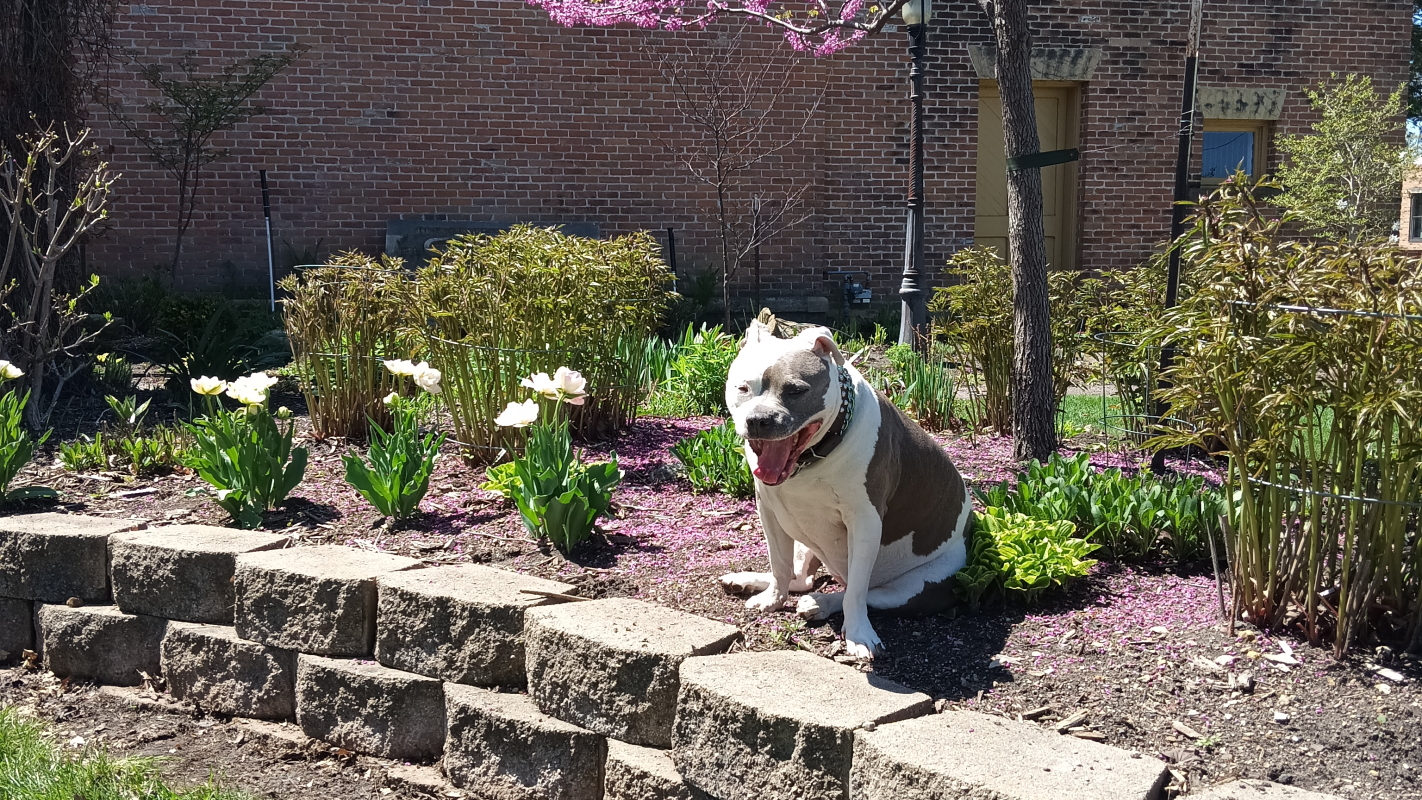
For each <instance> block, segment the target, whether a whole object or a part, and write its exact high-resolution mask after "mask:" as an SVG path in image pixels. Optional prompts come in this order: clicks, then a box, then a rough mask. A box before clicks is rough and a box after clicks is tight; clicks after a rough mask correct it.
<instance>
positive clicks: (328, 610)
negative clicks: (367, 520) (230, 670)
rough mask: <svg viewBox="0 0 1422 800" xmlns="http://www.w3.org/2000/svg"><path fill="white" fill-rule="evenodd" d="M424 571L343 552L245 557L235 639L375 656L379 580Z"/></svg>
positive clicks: (410, 562) (412, 563)
mask: <svg viewBox="0 0 1422 800" xmlns="http://www.w3.org/2000/svg"><path fill="white" fill-rule="evenodd" d="M419 566H420V562H419V561H416V560H415V559H413V558H402V557H400V556H392V555H386V554H384V553H371V552H368V551H365V550H354V549H351V548H349V547H341V546H339V545H322V546H319V547H294V548H290V549H287V550H279V551H266V552H260V553H243V554H242V555H239V556H237V570H236V573H235V590H236V600H237V603H236V614H235V619H234V622H235V625H236V628H237V635H238V636H241V637H242V638H243V639H251V640H253V641H256V642H261V643H262V644H269V645H271V646H273V647H280V648H283V649H286V650H296V651H299V652H302V653H313V654H316V655H329V656H363V655H369V654H370V652H371V649H372V648H373V647H374V645H375V598H376V594H375V579H376V578H377V577H379V576H381V575H385V574H389V573H392V572H400V571H402V570H407V569H416V568H418V567H419Z"/></svg>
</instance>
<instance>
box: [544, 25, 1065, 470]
mask: <svg viewBox="0 0 1422 800" xmlns="http://www.w3.org/2000/svg"><path fill="white" fill-rule="evenodd" d="M909 1H910V0H888V1H887V2H884V3H882V4H880V3H875V2H866V0H794V1H793V2H792V1H790V0H706V3H705V5H704V6H697V5H694V4H689V3H686V2H685V1H684V0H529V2H531V3H532V4H533V5H535V6H538V7H539V8H542V9H544V10H545V11H547V12H548V15H549V16H550V17H551V18H552V19H553V21H554V22H558V23H561V24H563V25H570V26H571V25H592V26H603V27H605V26H611V25H636V26H638V27H642V28H662V29H665V30H671V31H675V30H681V29H682V28H687V27H692V28H701V27H705V26H706V25H708V24H710V23H711V22H713V21H715V20H716V19H717V18H718V17H721V16H724V15H729V16H737V17H742V18H745V17H749V18H752V19H756V20H760V21H762V22H764V23H765V24H766V25H768V26H770V27H772V28H776V29H779V30H780V31H782V32H783V33H784V34H785V39H786V40H787V41H788V42H789V43H790V46H791V47H793V48H795V49H796V50H807V51H811V52H813V53H814V54H815V55H817V56H824V55H829V54H831V53H835V52H838V51H840V50H843V49H845V48H846V47H849V46H850V45H852V44H854V43H855V42H857V41H859V40H860V39H862V38H864V37H865V36H866V35H869V34H874V33H878V32H879V31H881V30H882V29H883V27H884V25H885V24H887V23H888V22H889V20H891V19H893V18H894V17H895V15H897V14H898V13H899V10H900V9H902V8H903V6H904V5H906V4H907V3H908V2H909ZM977 2H978V5H979V6H980V7H981V8H982V10H983V13H984V14H986V16H987V19H988V22H989V23H990V25H991V27H992V32H993V39H994V41H995V42H996V44H997V63H996V67H997V83H998V89H999V92H1000V95H1001V97H1002V127H1003V139H1004V141H1005V144H1006V151H1007V153H1006V154H1007V157H1008V159H1015V158H1017V157H1020V156H1025V155H1030V154H1033V153H1036V152H1038V150H1039V149H1040V144H1041V143H1040V141H1039V140H1038V138H1037V114H1036V110H1035V106H1034V103H1033V100H1032V70H1031V54H1032V34H1031V28H1030V21H1031V20H1030V15H1029V13H1028V2H1027V0H977ZM1009 163H1011V161H1009ZM1007 224H1008V232H1007V242H1008V250H1009V257H1010V260H1011V262H1012V282H1013V287H1014V290H1015V291H1014V298H1015V299H1014V306H1013V331H1014V339H1015V343H1016V347H1015V348H1014V351H1015V353H1014V358H1015V362H1014V364H1013V370H1012V430H1013V435H1014V446H1013V449H1014V455H1015V456H1016V457H1017V458H1019V459H1029V458H1037V459H1044V460H1045V459H1046V457H1047V456H1048V455H1050V454H1051V453H1052V452H1053V451H1054V450H1056V445H1057V442H1056V426H1055V424H1054V420H1053V417H1054V415H1055V411H1056V402H1055V394H1054V388H1053V382H1052V336H1051V327H1050V319H1049V316H1048V311H1047V248H1046V241H1045V238H1044V234H1043V228H1042V173H1041V169H1040V168H1037V167H1028V168H1022V169H1015V170H1012V171H1009V172H1008V173H1007Z"/></svg>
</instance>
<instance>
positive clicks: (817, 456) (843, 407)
mask: <svg viewBox="0 0 1422 800" xmlns="http://www.w3.org/2000/svg"><path fill="white" fill-rule="evenodd" d="M853 420H854V378H852V377H851V376H850V374H849V368H848V367H845V366H840V368H839V415H838V416H837V417H836V418H835V421H834V427H833V428H830V432H829V433H827V434H825V438H823V439H821V440H820V441H819V442H818V443H816V444H815V446H814V447H807V448H805V451H804V452H803V453H801V454H800V457H799V458H798V459H796V461H795V471H796V472H797V473H798V472H800V471H802V470H804V469H807V468H808V467H810V466H813V465H814V464H817V463H819V462H820V461H821V460H823V459H824V458H825V457H827V456H828V455H829V454H830V453H831V452H832V451H833V450H834V449H835V448H836V447H838V446H839V443H840V442H842V441H844V434H845V432H846V431H848V430H849V423H850V422H852V421H853Z"/></svg>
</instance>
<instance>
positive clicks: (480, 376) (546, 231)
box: [411, 225, 672, 462]
mask: <svg viewBox="0 0 1422 800" xmlns="http://www.w3.org/2000/svg"><path fill="white" fill-rule="evenodd" d="M671 277H672V276H671V273H670V272H668V271H667V268H666V265H665V264H664V263H663V262H662V259H661V246H660V244H658V242H657V240H656V239H654V238H652V236H650V235H649V234H646V233H637V234H631V235H628V236H622V237H619V238H616V239H612V240H608V241H603V240H597V239H584V238H580V237H577V236H567V235H564V234H562V233H560V232H559V231H558V230H556V229H553V228H535V227H531V226H526V225H522V226H516V227H514V228H513V229H511V230H509V231H508V232H506V233H502V234H500V235H498V236H460V237H456V238H454V239H451V240H450V241H449V242H448V243H447V244H446V245H445V248H444V250H443V252H440V253H436V254H435V255H434V257H432V258H431V259H430V261H429V264H428V265H427V266H425V267H423V268H422V269H420V270H419V272H418V273H417V275H416V278H415V284H414V287H413V291H412V306H411V308H412V309H413V310H414V311H415V312H417V313H418V315H419V316H418V318H419V319H420V320H421V321H423V322H424V323H425V324H423V325H421V326H420V327H419V330H418V333H419V336H420V341H421V344H422V348H423V349H424V350H425V351H426V352H427V353H428V355H429V359H430V361H431V363H433V364H434V366H436V367H438V368H439V369H440V370H441V371H443V373H444V375H445V382H446V384H447V389H448V391H447V393H446V398H447V402H448V406H449V413H450V417H451V419H452V422H453V427H454V434H455V437H456V438H457V439H458V440H459V441H460V442H461V443H463V444H464V445H466V446H468V447H469V448H470V449H469V451H468V452H469V455H470V457H471V458H475V459H478V460H482V461H486V462H487V461H494V460H496V459H497V458H498V456H499V453H500V450H503V449H510V450H517V449H519V448H520V447H521V446H522V443H523V438H524V433H523V432H521V431H518V430H515V429H508V428H504V429H500V428H498V427H496V426H495V425H493V423H492V420H493V419H494V418H495V417H496V416H497V415H498V414H499V412H500V411H501V410H502V409H503V408H504V406H505V405H506V404H507V403H509V402H510V401H512V400H513V399H514V398H515V397H518V396H521V390H520V387H519V381H520V380H522V379H523V378H524V377H525V376H527V375H530V374H533V373H537V372H552V371H553V370H554V369H555V368H556V367H557V366H559V365H560V364H568V363H576V364H579V365H581V366H582V371H583V374H584V375H585V376H586V378H587V381H588V385H589V387H590V390H589V394H588V398H587V400H586V401H585V403H584V404H583V405H582V406H581V407H579V408H577V409H574V410H573V411H572V412H571V424H572V430H573V431H574V432H576V433H577V434H578V435H580V436H589V435H598V436H602V435H608V434H611V433H614V432H616V431H617V430H618V429H620V428H622V427H624V426H626V425H627V424H629V423H630V422H631V420H632V418H633V416H634V415H635V413H636V409H637V404H638V402H639V401H640V400H641V399H642V395H643V392H644V390H645V385H644V381H643V377H644V365H643V364H641V363H629V355H630V354H633V353H636V352H642V350H641V347H640V345H641V344H642V343H643V342H645V341H646V337H647V336H648V335H649V334H650V333H651V332H652V331H653V330H655V329H656V327H657V325H658V323H659V322H660V319H661V316H662V314H663V312H664V310H665V309H666V306H667V303H668V301H669V299H670V295H669V293H668V291H667V290H668V288H669V287H670V283H671ZM632 343H635V344H636V345H637V347H633V346H632Z"/></svg>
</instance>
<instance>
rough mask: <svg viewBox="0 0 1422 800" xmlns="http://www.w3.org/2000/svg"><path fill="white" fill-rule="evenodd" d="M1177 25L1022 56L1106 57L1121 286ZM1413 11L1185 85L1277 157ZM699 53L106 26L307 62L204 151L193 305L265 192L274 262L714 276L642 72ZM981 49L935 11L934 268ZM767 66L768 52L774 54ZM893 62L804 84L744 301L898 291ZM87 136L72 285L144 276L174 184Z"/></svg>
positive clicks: (670, 133)
mask: <svg viewBox="0 0 1422 800" xmlns="http://www.w3.org/2000/svg"><path fill="white" fill-rule="evenodd" d="M1187 9H1188V1H1187V0H1179V1H1177V2H1157V1H1151V2H1142V1H1141V0H1072V1H1071V2H1067V3H1060V4H1052V5H1042V6H1039V9H1038V20H1039V27H1038V29H1037V32H1036V41H1035V44H1037V45H1038V46H1044V47H1050V46H1058V47H1099V48H1102V49H1103V50H1104V51H1105V58H1104V60H1103V61H1102V63H1101V65H1100V66H1099V67H1098V69H1097V71H1096V73H1095V76H1094V78H1093V80H1092V81H1091V82H1090V83H1089V84H1087V85H1086V86H1085V87H1084V88H1083V91H1082V93H1081V97H1082V101H1081V102H1082V105H1081V136H1080V146H1081V149H1082V152H1083V157H1082V161H1081V163H1080V181H1079V206H1080V221H1079V235H1078V239H1079V248H1080V252H1081V259H1080V261H1081V264H1082V266H1085V267H1090V268H1098V269H1109V268H1114V267H1120V266H1123V265H1127V264H1130V263H1133V262H1135V261H1137V260H1139V259H1140V258H1141V257H1142V256H1143V255H1144V254H1145V253H1147V252H1149V250H1150V248H1151V247H1152V245H1154V244H1155V243H1157V242H1160V241H1162V240H1163V239H1164V238H1165V236H1166V234H1167V232H1168V227H1169V202H1170V195H1171V186H1172V185H1173V178H1172V175H1173V169H1174V150H1175V144H1174V139H1173V134H1174V130H1175V123H1174V120H1175V117H1176V115H1177V114H1178V109H1179V103H1180V100H1179V92H1180V88H1179V81H1180V71H1181V67H1182V63H1181V62H1182V58H1183V56H1182V53H1183V48H1184V38H1185V25H1186V16H1187V13H1188V11H1187ZM1410 9H1411V6H1410V5H1407V4H1404V3H1403V2H1400V0H1361V1H1360V0H1351V1H1350V2H1343V1H1342V0H1304V2H1298V1H1297V0H1296V1H1295V2H1291V3H1287V4H1286V3H1283V2H1277V1H1276V0H1267V1H1265V0H1246V2H1243V3H1236V4H1233V5H1231V6H1229V10H1228V11H1222V10H1221V9H1220V8H1219V7H1218V6H1216V5H1213V4H1207V7H1206V23H1205V29H1204V36H1203V43H1204V45H1203V52H1202V60H1203V69H1202V73H1201V76H1202V82H1205V83H1208V84H1212V85H1244V86H1251V87H1254V86H1261V87H1283V88H1285V89H1287V90H1288V92H1287V97H1286V100H1285V102H1284V109H1283V115H1282V118H1281V119H1280V121H1279V124H1278V125H1277V126H1276V131H1277V132H1282V133H1288V132H1297V131H1299V130H1301V129H1302V128H1303V127H1304V126H1306V124H1307V121H1308V119H1309V113H1308V108H1307V101H1306V98H1304V96H1303V94H1302V92H1301V87H1303V86H1306V85H1309V84H1313V83H1316V82H1317V81H1318V80H1319V79H1320V78H1322V77H1325V76H1327V75H1328V73H1330V72H1340V73H1343V72H1360V73H1364V74H1368V75H1371V76H1373V78H1374V80H1376V81H1379V82H1380V83H1381V84H1383V85H1384V86H1393V85H1396V84H1398V83H1400V82H1402V81H1403V80H1404V79H1405V77H1406V74H1407V58H1408V42H1409V36H1410V30H1411V29H1410V22H1409V19H1410V18H1409V14H1410ZM698 35H701V36H705V35H707V34H693V33H681V34H670V33H665V32H660V31H643V30H636V29H615V30H598V29H583V28H579V29H563V28H559V27H557V26H554V25H552V24H551V23H549V22H548V21H547V19H546V18H545V17H544V16H543V15H542V14H541V12H539V11H537V10H536V9H533V8H532V7H529V6H525V5H523V4H521V3H518V2H513V1H512V0H509V1H508V2H498V3H496V2H493V1H492V0H382V2H380V3H375V4H369V3H361V4H358V3H350V2H344V1H341V0H300V1H298V0H151V2H149V3H146V4H130V5H126V6H123V7H121V13H120V16H119V18H118V23H117V38H118V41H119V43H120V44H121V46H123V47H125V48H128V49H130V50H132V51H134V52H137V53H140V54H141V55H140V58H141V59H142V60H143V61H161V60H165V59H172V58H176V57H178V56H179V55H181V54H182V53H183V52H185V51H197V52H198V54H199V57H200V58H203V59H208V60H210V61H211V62H212V63H225V62H226V61H229V60H231V59H232V58H235V57H238V56H241V55H246V54H248V53H250V52H252V51H255V50H271V49H279V48H281V47H285V46H290V45H292V44H294V43H300V44H303V45H305V46H307V47H308V48H309V50H308V52H307V53H306V54H305V56H304V57H303V58H302V59H301V60H300V61H299V62H298V63H297V64H296V65H294V66H292V67H291V68H289V69H288V70H287V71H286V72H285V73H283V74H282V75H280V76H278V78H277V79H276V80H275V81H274V82H273V83H272V84H271V85H270V86H269V87H268V89H267V90H266V91H265V92H263V94H262V95H261V98H260V99H261V102H262V103H264V104H265V105H267V106H269V107H270V108H271V109H272V112H271V113H270V114H269V115H267V116H265V117H260V118H257V119H255V120H253V121H251V122H248V123H245V124H243V125H242V126H240V127H239V128H238V129H237V130H236V131H235V132H233V133H230V134H226V135H224V136H223V137H222V140H221V142H220V144H221V145H223V146H226V147H229V148H230V149H231V157H230V158H229V159H227V160H225V161H223V162H220V163H218V164H216V165H214V166H213V167H212V168H211V169H210V170H208V171H207V172H205V173H204V175H203V199H202V202H201V203H200V208H199V213H198V216H197V218H196V219H195V221H194V224H193V229H192V231H191V233H190V235H189V236H190V238H189V241H188V243H187V244H186V245H185V253H186V257H185V259H184V267H183V269H182V270H181V272H180V274H179V275H178V282H179V285H181V286H184V287H188V288H194V289H196V288H219V287H231V286H234V285H262V281H264V280H265V277H266V264H265V243H264V239H263V226H262V219H261V194H260V189H259V187H258V181H257V170H258V169H262V168H265V169H267V170H268V171H269V177H270V180H271V183H272V190H273V191H272V202H273V208H274V215H275V226H276V229H277V235H278V237H279V238H278V247H280V246H281V245H280V241H281V240H283V239H284V240H287V241H290V242H292V243H293V244H296V245H313V244H315V243H316V241H317V240H322V241H323V243H324V244H323V246H324V248H326V249H328V250H329V249H345V248H363V249H367V250H371V251H378V250H380V249H381V248H382V247H383V244H384V232H385V221H386V220H387V219H389V218H393V217H409V218H418V217H421V216H429V217H439V216H444V217H448V218H459V219H475V220H494V221H509V220H526V221H531V222H543V223H553V222H560V221H587V222H595V223H597V224H599V225H600V226H601V227H602V230H603V231H604V232H605V233H619V232H626V231H632V230H637V229H643V228H649V229H654V230H658V231H661V230H664V229H665V228H667V227H673V228H676V229H677V233H678V242H677V245H678V256H679V260H680V261H681V263H682V265H683V266H687V265H689V264H704V263H707V262H709V261H710V260H711V259H712V258H713V252H714V251H713V249H712V247H713V246H712V242H711V239H710V236H711V234H712V232H713V229H714V225H713V221H714V217H713V211H714V204H713V202H712V198H711V195H710V193H709V192H708V191H707V190H706V188H705V187H704V186H698V185H695V184H694V183H693V182H692V181H691V180H689V179H688V177H687V176H686V175H685V174H684V173H683V172H682V171H681V170H680V169H679V168H678V166H677V165H676V163H675V161H674V159H673V158H672V156H671V155H670V153H669V152H668V150H667V144H668V143H675V142H676V141H677V140H678V138H679V137H685V136H688V135H689V133H688V130H689V129H688V128H687V127H686V125H685V123H684V122H682V121H681V120H680V118H679V117H678V115H677V112H676V108H675V105H674V103H673V100H672V96H671V94H670V93H669V92H668V91H667V90H666V88H665V85H664V83H663V81H662V80H661V78H660V74H659V73H658V71H657V69H656V68H655V63H656V61H655V60H656V58H657V56H658V54H660V53H663V52H667V49H668V47H670V46H671V45H672V44H673V43H674V42H676V41H679V40H683V39H686V38H688V37H693V36H698ZM987 42H988V32H987V29H986V25H985V24H984V21H983V17H982V13H981V11H980V10H979V9H978V7H977V5H976V4H975V3H973V2H961V1H960V2H952V3H946V4H943V7H942V8H940V9H938V10H937V12H936V18H935V24H934V28H933V31H932V35H931V53H932V55H931V59H930V61H931V65H930V71H929V75H928V81H929V83H928V86H929V91H928V120H927V124H928V128H927V130H928V136H927V149H928V161H927V167H926V175H927V197H928V218H927V222H928V227H927V253H928V260H929V264H930V266H932V267H934V268H936V267H938V266H939V265H941V264H942V263H943V260H944V259H945V258H947V256H948V255H949V254H950V253H952V252H953V251H954V250H956V249H958V248H960V247H962V246H965V245H966V244H969V243H970V242H971V239H972V235H973V203H974V185H975V168H976V160H977V159H976V146H977V144H976V141H977V133H976V125H977V85H978V80H977V77H976V74H975V73H974V72H973V69H972V66H971V63H970V61H969V58H968V51H967V45H969V44H985V43H987ZM765 46H766V47H784V45H783V44H782V43H781V42H780V41H779V39H778V37H776V36H774V35H773V34H769V33H767V34H766V35H765ZM906 58H907V56H906V37H905V35H904V33H903V30H902V29H899V30H897V31H886V32H885V33H883V34H881V35H880V36H878V37H875V38H872V39H869V40H866V42H865V43H864V44H862V45H861V46H858V47H856V48H853V49H852V50H850V51H848V52H845V53H842V54H840V55H837V56H835V57H832V58H827V59H822V60H820V61H818V62H815V63H812V64H810V65H808V67H807V72H806V76H807V83H809V84H813V85H823V86H824V92H825V101H824V102H823V104H822V106H821V110H820V113H819V116H818V119H817V122H816V124H815V125H814V127H813V129H812V130H811V131H810V133H809V135H807V136H806V137H805V139H804V140H803V142H802V143H801V144H800V145H799V146H797V147H796V148H794V150H793V151H792V152H788V153H787V154H785V157H784V159H783V161H781V162H779V163H777V164H775V165H774V167H773V169H771V170H768V172H767V174H766V175H765V176H763V177H764V179H766V180H770V179H778V180H791V181H798V182H802V183H806V184H808V185H809V186H810V189H809V193H808V195H807V197H808V199H809V202H810V204H811V206H812V207H813V209H814V211H815V216H814V217H813V218H812V219H811V220H809V221H807V222H806V223H804V224H802V225H801V226H799V227H798V228H797V229H796V230H794V231H791V232H789V233H787V234H786V235H785V236H783V237H781V238H780V239H779V240H777V242H776V243H775V244H774V245H773V246H770V247H767V248H765V249H764V251H763V252H762V262H763V271H762V276H763V287H762V291H763V292H764V294H766V295H785V294H823V295H830V296H832V297H833V296H834V292H835V288H834V286H833V285H832V284H829V283H826V282H824V280H823V279H822V276H821V273H822V271H823V270H825V269H862V270H868V271H870V272H872V273H873V274H874V276H875V277H874V279H873V281H872V285H873V288H874V291H875V294H876V297H878V298H886V297H889V296H891V295H892V294H893V293H894V292H895V291H896V290H897V286H898V281H897V277H896V276H897V274H898V272H899V270H900V269H901V266H902V259H903V246H902V235H903V234H902V230H903V218H904V211H903V196H904V193H905V183H906V180H907V177H908V166H907V155H908V153H907V138H908V119H907V91H906V90H907V87H906V83H907V81H906V68H905V63H906ZM113 75H114V82H115V83H114V85H115V87H116V88H117V90H118V91H119V92H121V93H124V94H127V95H129V96H131V97H133V96H137V93H138V91H139V87H138V85H137V84H136V82H135V80H134V79H133V78H132V76H131V71H129V70H126V69H123V68H120V69H116V70H115V71H114V73H113ZM810 91H812V90H810V89H807V90H805V91H803V92H799V93H797V94H796V98H797V99H796V102H800V103H803V102H807V101H808V97H809V92H810ZM789 117H790V118H793V114H791V115H789ZM94 118H95V121H96V124H97V126H98V128H99V129H100V135H101V137H102V138H103V139H105V140H106V141H107V143H108V149H109V158H110V160H111V162H112V164H113V166H114V168H115V169H117V170H118V171H121V172H122V173H123V176H124V177H123V179H122V182H121V183H120V185H119V188H118V193H117V196H116V198H115V201H114V203H113V208H112V217H113V229H112V230H111V232H110V233H109V234H108V235H107V236H106V237H105V238H104V239H102V240H101V241H98V242H95V243H94V244H93V245H92V246H91V247H90V248H89V260H90V263H91V264H94V265H96V266H97V267H98V268H99V269H100V271H102V272H104V273H106V274H112V275H122V274H137V273H141V272H143V271H145V270H147V269H149V268H151V267H152V266H154V265H157V264H163V263H166V260H167V258H168V255H169V253H170V252H171V247H172V222H171V220H172V217H173V215H174V213H175V202H174V200H173V189H172V183H171V181H170V180H169V179H168V178H166V177H165V176H164V175H163V174H162V173H161V172H159V171H158V170H156V169H155V168H154V167H153V166H152V165H151V164H149V162H147V161H145V160H144V158H143V157H142V155H141V154H140V152H139V151H138V149H137V146H136V144H135V143H134V142H133V141H132V140H130V139H128V138H126V137H125V136H124V134H123V133H122V132H121V131H119V130H117V128H116V126H115V125H114V124H113V123H112V122H110V121H109V120H107V119H106V118H105V117H104V114H103V112H101V111H96V112H95V114H94ZM788 122H789V120H788V119H787V124H788ZM1196 153H1197V157H1198V141H1197V146H1196ZM772 173H773V174H772ZM746 277H747V278H749V276H748V275H747V276H746ZM742 285H743V286H745V287H746V288H747V289H748V288H749V286H748V284H747V283H746V282H745V281H743V282H742ZM832 302H834V301H833V300H832Z"/></svg>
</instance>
